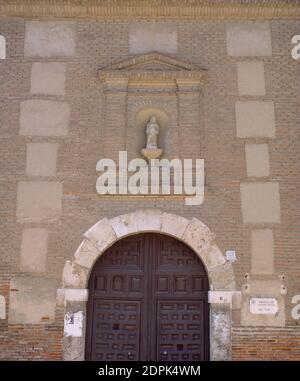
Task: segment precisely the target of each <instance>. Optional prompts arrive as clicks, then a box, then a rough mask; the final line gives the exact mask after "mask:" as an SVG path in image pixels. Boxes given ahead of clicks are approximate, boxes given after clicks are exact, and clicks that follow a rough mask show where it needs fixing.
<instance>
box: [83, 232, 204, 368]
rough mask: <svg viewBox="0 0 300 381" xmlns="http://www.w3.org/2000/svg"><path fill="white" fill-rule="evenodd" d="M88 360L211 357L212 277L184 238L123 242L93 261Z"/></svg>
mask: <svg viewBox="0 0 300 381" xmlns="http://www.w3.org/2000/svg"><path fill="white" fill-rule="evenodd" d="M88 288H89V300H88V305H87V331H86V350H85V357H86V359H87V360H100V361H101V360H106V361H115V360H123V361H128V360H143V361H147V360H151V361H155V360H158V361H159V360H164V361H177V360H178V361H192V360H197V361H199V360H208V359H209V307H208V306H209V305H208V300H207V299H208V290H209V282H208V277H207V273H206V270H205V268H204V265H203V263H202V261H201V259H200V258H199V257H198V256H197V255H196V254H195V253H194V251H193V250H192V249H191V248H189V247H188V246H187V245H186V244H185V243H183V242H181V241H179V240H177V239H175V238H173V237H170V236H166V235H163V234H158V233H144V234H137V235H133V236H129V237H126V238H123V239H121V240H120V241H117V242H116V243H115V244H114V245H113V246H111V247H110V248H109V249H108V250H106V251H105V252H104V253H103V255H102V256H101V257H100V258H99V259H98V260H97V261H96V263H95V264H94V266H93V268H92V271H91V274H90V278H89V284H88Z"/></svg>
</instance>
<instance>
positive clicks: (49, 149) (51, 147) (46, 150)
mask: <svg viewBox="0 0 300 381" xmlns="http://www.w3.org/2000/svg"><path fill="white" fill-rule="evenodd" d="M56 158H57V144H55V143H27V154H26V175H28V176H55V175H56Z"/></svg>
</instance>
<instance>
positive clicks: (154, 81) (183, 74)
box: [99, 52, 207, 90]
mask: <svg viewBox="0 0 300 381" xmlns="http://www.w3.org/2000/svg"><path fill="white" fill-rule="evenodd" d="M149 65H151V70H149ZM206 72H207V71H206V70H204V69H201V68H200V67H198V66H196V65H193V64H190V63H186V62H182V61H180V60H177V59H175V58H172V57H168V56H166V55H164V54H159V53H155V52H154V53H148V54H143V55H140V56H136V57H134V58H131V59H129V60H125V61H122V62H120V63H117V64H113V65H110V66H107V67H105V68H103V69H101V70H100V71H99V78H100V80H101V81H102V83H103V85H104V88H105V90H110V89H111V88H116V87H118V88H120V85H121V84H122V85H124V84H125V85H126V86H127V84H128V86H131V87H132V86H133V87H136V86H138V87H150V88H155V87H157V88H161V87H162V86H163V88H164V89H167V88H169V89H172V88H173V89H176V88H177V86H178V84H179V83H185V84H188V85H189V86H192V87H194V86H195V85H196V86H197V85H199V84H200V83H203V82H205V80H206ZM162 84H163V85H162Z"/></svg>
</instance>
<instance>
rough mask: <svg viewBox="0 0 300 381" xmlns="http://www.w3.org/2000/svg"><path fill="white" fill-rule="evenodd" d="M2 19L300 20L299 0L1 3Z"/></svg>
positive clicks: (3, 0)
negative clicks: (8, 17)
mask: <svg viewBox="0 0 300 381" xmlns="http://www.w3.org/2000/svg"><path fill="white" fill-rule="evenodd" d="M0 15H1V16H2V17H3V16H5V17H7V16H10V17H28V18H31V17H51V16H52V17H62V18H69V17H70V18H74V17H85V18H89V17H91V18H106V19H107V18H112V19H118V18H122V19H124V18H185V19H300V2H299V0H271V1H269V0H253V1H251V3H250V2H249V1H246V0H213V1H209V2H208V1H206V0H198V1H194V0H177V1H176V0H175V1H172V0H91V1H89V2H88V3H87V2H79V1H77V0H70V1H68V2H66V1H64V0H11V1H9V2H8V1H7V0H0Z"/></svg>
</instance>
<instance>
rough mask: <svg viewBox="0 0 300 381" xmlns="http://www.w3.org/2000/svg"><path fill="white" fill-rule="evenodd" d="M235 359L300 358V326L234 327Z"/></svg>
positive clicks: (233, 348)
mask: <svg viewBox="0 0 300 381" xmlns="http://www.w3.org/2000/svg"><path fill="white" fill-rule="evenodd" d="M232 359H233V360H282V361H284V360H290V361H292V360H293V361H295V360H298V361H299V359H300V327H298V326H297V327H286V328H273V327H270V328H264V327H261V328H245V327H238V328H234V329H233V332H232Z"/></svg>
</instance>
